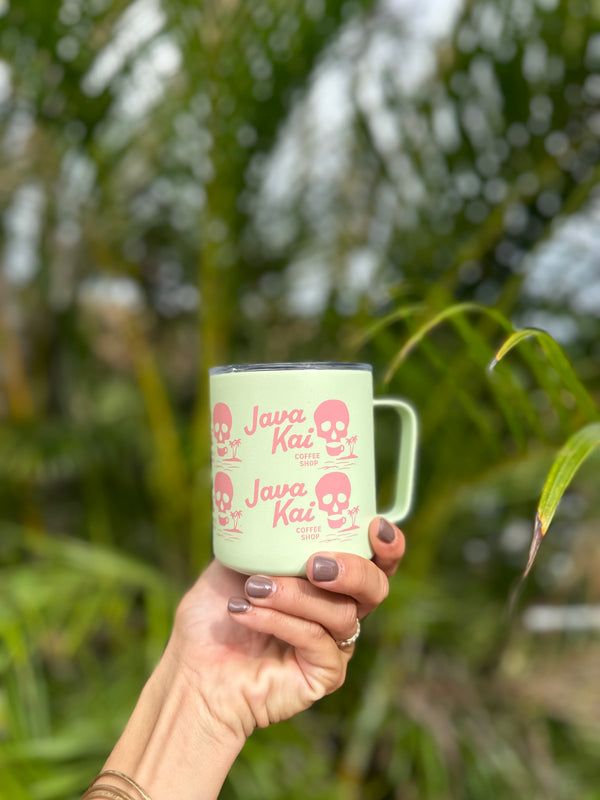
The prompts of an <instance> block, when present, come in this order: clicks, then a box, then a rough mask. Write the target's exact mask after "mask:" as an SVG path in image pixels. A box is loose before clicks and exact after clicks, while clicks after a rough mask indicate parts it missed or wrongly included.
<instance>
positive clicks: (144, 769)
mask: <svg viewBox="0 0 600 800" xmlns="http://www.w3.org/2000/svg"><path fill="white" fill-rule="evenodd" d="M245 739H246V737H245V735H244V732H243V730H242V729H241V726H236V725H235V724H228V723H227V721H222V720H220V719H218V718H216V717H215V716H214V715H213V714H212V712H211V710H210V708H209V707H208V705H207V703H206V701H205V699H204V698H203V696H202V693H201V692H200V691H199V690H198V688H197V687H196V686H195V684H194V682H193V681H192V680H190V676H189V675H188V674H186V670H185V668H183V667H181V666H180V665H179V664H178V663H177V662H176V661H175V660H174V659H172V658H171V657H170V654H169V652H168V648H167V651H166V652H165V654H164V655H163V658H162V659H161V661H160V662H159V664H158V666H157V667H156V669H155V670H154V672H153V673H152V675H151V676H150V678H149V679H148V682H147V683H146V685H145V686H144V689H143V690H142V693H141V695H140V698H139V700H138V702H137V704H136V707H135V709H134V711H133V713H132V715H131V717H130V719H129V721H128V723H127V726H126V728H125V730H124V731H123V734H122V736H121V737H120V739H119V741H118V742H117V744H116V746H115V748H114V750H113V751H112V753H111V754H110V756H109V758H108V760H107V762H106V764H105V769H115V770H119V771H121V772H123V773H125V774H126V775H128V776H129V777H130V778H132V779H134V780H135V781H136V782H137V783H139V784H140V786H142V787H143V788H144V790H145V791H146V792H147V794H148V795H149V796H150V797H151V798H152V800H170V798H172V797H177V798H178V800H210V799H211V798H217V797H218V794H219V791H220V789H221V786H222V784H223V782H224V780H225V778H226V776H227V773H228V772H229V769H230V768H231V765H232V764H233V762H234V761H235V759H236V757H237V755H238V754H239V752H240V750H241V749H242V746H243V744H244V742H245Z"/></svg>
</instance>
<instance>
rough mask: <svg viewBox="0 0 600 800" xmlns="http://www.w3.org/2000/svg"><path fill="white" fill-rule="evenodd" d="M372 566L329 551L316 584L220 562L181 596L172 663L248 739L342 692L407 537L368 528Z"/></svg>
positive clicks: (311, 568)
mask: <svg viewBox="0 0 600 800" xmlns="http://www.w3.org/2000/svg"><path fill="white" fill-rule="evenodd" d="M369 537H370V541H371V545H372V547H373V550H374V557H373V559H372V560H371V561H369V560H367V559H364V558H361V557H359V556H355V555H350V554H346V553H332V552H323V553H317V554H315V555H313V556H312V557H311V558H310V559H309V561H308V564H307V578H308V580H306V579H304V578H295V577H267V576H256V575H255V576H251V577H249V578H246V576H244V575H240V574H239V573H237V572H234V571H233V570H230V569H227V568H226V567H224V566H222V565H221V564H220V563H219V562H217V561H213V562H212V563H211V564H210V565H209V567H208V568H207V569H206V570H205V571H204V572H203V574H202V575H201V576H200V578H199V579H198V580H197V582H196V584H195V585H194V586H193V587H192V589H190V591H189V592H188V593H187V594H186V595H185V596H184V598H183V599H182V601H181V603H180V605H179V608H178V611H177V615H176V620H175V626H174V629H173V635H172V637H171V640H170V642H169V645H168V647H167V650H166V653H165V657H167V658H169V659H170V660H171V662H172V664H173V665H176V667H175V668H176V669H177V670H180V671H183V672H184V673H185V675H186V677H187V681H188V682H189V683H190V685H191V686H192V687H193V688H194V690H195V694H196V696H197V697H198V698H199V699H200V701H201V707H203V708H205V709H206V711H207V712H208V718H209V719H210V720H211V721H212V722H213V723H216V724H217V725H221V726H223V729H224V730H227V731H229V732H231V733H233V735H234V736H235V737H236V738H239V740H240V741H241V740H242V739H245V738H246V737H247V736H248V735H249V734H250V733H251V732H252V730H253V729H254V728H255V727H256V726H259V727H264V726H266V725H269V724H271V723H273V722H277V721H279V720H282V719H286V718H288V717H290V716H292V715H293V714H296V713H298V712H299V711H302V710H304V709H306V708H308V707H309V706H310V705H312V703H314V702H315V701H316V700H318V699H319V698H321V697H323V696H324V695H326V694H329V693H330V692H332V691H334V690H335V689H337V688H338V687H339V686H341V684H342V683H343V681H344V678H345V674H346V667H347V665H348V661H349V660H350V657H351V655H352V652H353V649H354V647H353V646H352V645H351V646H348V647H343V646H342V647H340V646H338V643H339V642H341V641H343V640H346V639H349V638H351V637H352V636H353V634H354V633H355V632H356V630H357V620H358V619H362V618H363V617H365V616H366V615H367V614H368V613H370V611H372V610H373V609H374V608H375V607H376V606H377V605H379V604H380V603H381V602H382V600H384V598H385V597H386V596H387V593H388V577H389V576H390V575H391V574H392V573H394V572H395V571H396V569H397V566H398V563H399V561H400V559H401V557H402V555H403V553H404V547H405V543H404V537H403V535H402V533H401V532H400V531H399V530H398V528H396V527H395V526H392V525H390V523H388V522H387V521H381V520H380V519H376V520H373V522H372V523H371V525H370V526H369Z"/></svg>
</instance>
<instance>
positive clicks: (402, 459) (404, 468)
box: [373, 397, 418, 523]
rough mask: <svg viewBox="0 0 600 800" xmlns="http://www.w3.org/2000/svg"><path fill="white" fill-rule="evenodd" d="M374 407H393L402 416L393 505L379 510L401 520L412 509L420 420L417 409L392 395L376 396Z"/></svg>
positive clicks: (381, 513) (379, 513)
mask: <svg viewBox="0 0 600 800" xmlns="http://www.w3.org/2000/svg"><path fill="white" fill-rule="evenodd" d="M373 407H374V408H391V409H393V411H395V412H396V414H398V416H399V418H400V446H399V448H398V459H397V462H396V488H395V492H394V500H393V504H392V507H391V508H389V509H388V510H387V511H382V512H377V514H378V516H382V517H385V518H386V519H389V521H390V522H394V523H396V522H401V521H402V520H403V519H404V518H405V517H406V516H408V512H409V511H410V507H411V504H412V497H413V488H414V477H415V463H416V455H417V437H418V422H417V415H416V413H415V410H414V409H413V407H412V406H411V405H409V404H408V403H405V402H404V401H403V400H396V399H394V398H391V397H382V398H375V399H374V400H373Z"/></svg>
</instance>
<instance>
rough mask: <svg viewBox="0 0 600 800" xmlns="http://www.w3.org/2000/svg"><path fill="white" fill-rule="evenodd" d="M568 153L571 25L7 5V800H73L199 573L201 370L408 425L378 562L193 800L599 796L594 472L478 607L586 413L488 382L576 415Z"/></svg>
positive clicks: (592, 298)
mask: <svg viewBox="0 0 600 800" xmlns="http://www.w3.org/2000/svg"><path fill="white" fill-rule="evenodd" d="M599 154H600V5H599V3H598V2H597V0H564V1H563V0H429V2H417V1H416V0H378V1H377V2H373V1H371V0H369V1H367V2H363V1H362V0H347V1H346V2H338V0H304V2H299V0H285V2H282V0H246V2H242V1H241V0H220V2H216V0H215V1H214V2H208V0H206V1H205V2H203V1H202V0H132V1H131V2H128V0H47V1H46V2H41V0H0V213H1V226H0V236H1V241H0V257H1V268H0V797H1V798H2V800H4V798H7V800H8V799H10V800H59V798H60V800H65V798H68V799H73V798H76V797H78V796H79V794H80V793H81V791H82V790H83V788H84V787H85V786H86V785H87V783H88V782H89V780H90V778H91V777H92V776H93V775H94V774H95V772H96V771H97V770H98V768H99V767H100V766H101V764H102V762H103V760H104V758H105V756H106V754H107V753H108V752H109V750H110V748H111V747H112V745H113V743H114V741H115V740H116V738H117V736H118V734H119V732H120V730H121V728H122V726H123V724H124V722H125V720H126V718H127V716H128V714H129V713H130V711H131V708H132V705H133V703H134V701H135V698H136V697H137V694H138V692H139V690H140V688H141V686H142V684H143V682H144V678H145V676H146V675H147V674H148V673H149V671H150V670H151V668H152V665H153V664H154V663H155V661H156V659H157V658H158V656H159V654H160V652H161V650H162V648H163V646H164V643H165V641H166V638H167V636H168V633H169V630H170V625H171V619H172V614H173V610H174V607H175V604H176V602H177V599H178V597H179V596H180V594H181V593H182V591H183V590H184V588H185V587H186V586H188V585H189V583H190V582H191V581H192V580H193V578H194V575H196V574H197V572H198V571H199V570H200V569H201V568H202V566H203V565H204V564H206V563H207V561H208V559H209V558H210V506H211V500H210V484H209V438H208V437H209V425H210V422H209V415H208V403H207V393H206V375H207V368H208V367H209V366H211V365H214V364H219V363H231V362H245V361H273V360H300V359H335V360H344V359H349V360H366V361H370V362H371V363H373V365H374V371H375V378H376V388H377V392H378V394H380V395H381V394H396V395H401V396H404V397H407V398H409V399H410V400H411V401H412V402H413V403H414V404H415V406H416V407H417V409H418V410H419V415H420V418H421V427H422V442H421V452H420V467H419V479H418V493H417V499H416V504H415V509H414V513H413V514H412V516H411V519H410V520H409V521H407V522H406V525H405V532H406V536H407V540H408V552H407V556H406V559H405V561H404V564H403V566H402V569H401V571H400V572H399V574H398V575H397V576H396V577H395V579H394V580H393V582H392V589H391V594H390V597H389V599H388V600H387V601H386V604H385V606H384V607H383V608H381V609H379V610H378V611H377V612H376V613H375V614H373V615H372V616H371V617H370V618H369V620H368V622H367V623H366V624H365V625H364V633H363V635H362V637H361V641H360V646H359V647H358V649H357V653H356V656H355V658H354V659H353V662H352V667H351V669H350V673H349V677H348V680H347V683H346V685H345V687H344V688H343V689H342V690H340V691H339V692H338V693H336V694H335V695H333V696H331V697H329V698H326V699H325V700H324V701H322V702H321V703H319V704H318V705H317V706H316V707H315V708H314V709H312V710H310V711H308V712H306V713H305V714H303V715H301V716H300V717H298V718H296V719H294V720H292V721H290V722H287V723H282V724H280V725H278V726H276V728H275V729H273V730H266V731H258V732H256V734H255V735H253V737H252V738H251V740H250V741H249V743H248V745H247V748H246V749H245V750H244V752H243V754H242V755H241V757H240V759H239V761H238V762H237V763H236V765H235V766H234V769H233V771H232V773H231V775H230V778H229V779H228V782H227V784H226V786H225V787H224V789H223V792H222V797H223V798H225V800H230V799H231V800H233V799H234V798H235V799H237V798H244V800H254V798H256V800H258V799H259V798H260V800H271V798H272V799H273V800H275V799H276V800H281V799H282V798H292V799H293V798H302V800H306V798H319V800H332V798H339V800H355V799H356V800H392V798H393V799H394V800H413V798H414V800H416V799H417V798H418V800H445V799H446V798H452V799H454V798H468V799H469V800H490V798H515V797H517V798H524V797H527V798H532V800H535V799H536V798H540V800H542V798H543V800H562V799H563V798H564V799H565V800H567V799H568V800H572V798H575V797H576V798H578V800H592V798H600V788H599V786H600V780H599V774H600V773H599V769H598V751H599V748H600V681H599V680H598V675H599V672H598V664H599V663H600V637H599V633H598V631H599V629H600V579H599V575H600V537H599V536H598V533H599V519H600V508H599V505H600V504H599V501H598V496H599V494H600V492H599V485H600V483H599V480H598V473H599V470H598V467H599V465H600V461H599V459H598V457H597V456H591V457H590V458H589V459H588V460H587V461H586V463H585V464H584V465H583V466H582V467H581V469H580V470H579V471H578V473H577V476H576V478H575V480H574V481H573V483H572V484H571V486H570V487H569V490H568V492H567V493H566V495H565V496H564V497H563V500H562V502H561V504H560V507H559V510H558V513H557V515H556V518H555V520H554V522H553V524H552V527H551V529H550V531H549V533H548V534H547V537H546V539H545V541H544V544H543V546H542V548H541V550H540V555H539V557H538V560H537V562H536V564H535V566H534V568H533V571H532V573H531V575H530V576H529V579H528V580H527V582H526V583H525V585H524V586H523V588H522V592H521V594H520V595H519V597H518V602H517V603H516V605H515V607H514V608H513V609H512V611H511V610H510V609H509V608H508V599H509V597H510V595H511V592H512V590H513V588H514V586H515V582H516V581H517V580H518V578H519V575H520V574H521V572H522V570H523V567H524V565H525V563H526V560H527V550H528V546H529V540H530V537H531V533H532V529H533V522H534V518H535V512H536V507H537V502H538V498H539V496H540V492H541V488H542V485H543V482H544V478H545V476H546V474H547V472H548V469H549V467H550V465H551V463H552V460H553V458H554V456H555V454H556V452H557V451H558V449H559V448H560V447H561V446H562V444H563V443H564V442H565V441H566V440H567V438H568V437H569V435H571V434H572V433H573V432H574V431H576V430H577V429H578V428H580V427H581V426H582V425H583V424H585V423H586V422H589V421H590V419H591V418H593V417H594V413H596V418H597V411H595V412H594V409H593V405H592V411H590V404H589V403H587V404H585V407H582V405H581V403H580V402H579V401H578V397H577V396H576V395H574V394H573V392H572V391H570V390H569V388H568V387H566V386H565V385H564V382H563V380H562V378H561V374H560V371H557V370H556V369H555V367H554V366H553V365H552V363H551V361H550V360H549V358H548V353H547V352H546V351H544V350H543V348H542V347H540V343H539V342H538V341H536V340H535V339H531V340H528V341H525V342H523V343H521V345H519V347H518V348H515V349H514V350H513V351H511V353H510V354H508V355H507V356H506V358H505V359H503V360H502V362H501V363H500V364H499V365H498V366H497V367H496V369H495V370H494V371H493V372H491V371H490V370H489V369H488V364H489V362H490V360H491V359H492V358H493V356H494V353H495V352H496V350H497V348H498V347H499V346H500V345H501V343H502V342H503V341H504V340H505V339H506V337H507V336H508V335H509V334H510V332H511V330H512V329H519V328H523V327H527V326H535V327H538V328H542V329H544V330H545V331H547V332H549V333H550V334H551V335H552V336H553V337H554V338H555V339H556V341H557V342H558V343H559V344H560V345H561V347H562V348H563V350H564V353H565V355H566V358H568V359H569V361H570V363H571V364H572V366H573V369H574V371H575V373H576V374H577V376H578V378H579V380H580V382H581V385H582V386H585V387H586V391H587V392H588V393H589V396H590V397H592V398H595V402H596V404H597V402H598V396H599V392H600V337H599V333H600V255H599V254H600V182H599V174H600V173H599V167H598V165H599ZM457 304H458V305H457ZM596 409H597V405H596ZM386 424H389V423H388V422H386V421H385V420H382V421H380V425H379V429H378V436H379V439H380V441H381V443H383V444H385V439H386V436H387V432H386V427H385V426H386ZM380 449H381V450H382V452H383V456H382V462H381V464H380V470H379V473H380V474H379V486H380V493H381V498H382V501H383V500H384V499H385V495H386V486H387V481H388V476H389V473H390V470H391V454H387V455H386V454H385V447H382V448H380ZM386 458H389V459H390V463H388V462H387V461H386Z"/></svg>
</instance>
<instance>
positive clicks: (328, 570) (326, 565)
mask: <svg viewBox="0 0 600 800" xmlns="http://www.w3.org/2000/svg"><path fill="white" fill-rule="evenodd" d="M339 571H340V568H339V567H338V564H337V561H334V560H333V558H325V556H316V557H315V559H314V561H313V579H314V580H315V581H333V580H335V579H336V578H337V576H338V572H339Z"/></svg>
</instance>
